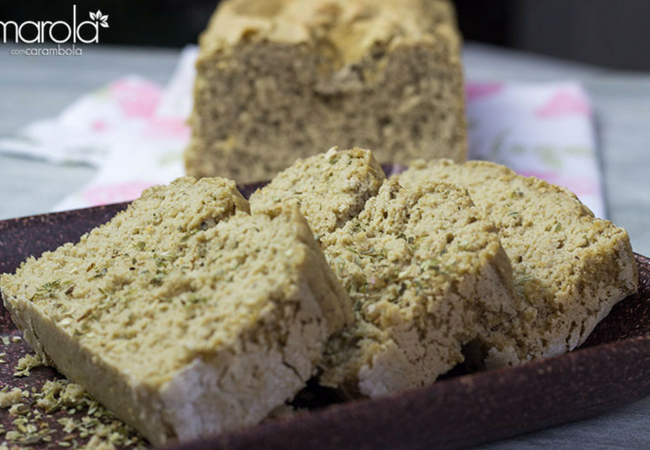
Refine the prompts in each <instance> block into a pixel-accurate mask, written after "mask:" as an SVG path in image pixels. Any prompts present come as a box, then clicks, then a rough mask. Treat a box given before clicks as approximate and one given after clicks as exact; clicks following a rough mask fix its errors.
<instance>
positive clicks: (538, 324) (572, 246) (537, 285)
mask: <svg viewBox="0 0 650 450" xmlns="http://www.w3.org/2000/svg"><path fill="white" fill-rule="evenodd" d="M431 180H438V181H443V182H450V183H455V184H457V185H459V186H461V187H463V188H466V189H467V190H468V191H469V194H470V195H471V197H472V199H473V200H474V202H475V203H476V205H477V206H479V207H480V208H482V209H483V210H484V211H485V212H486V213H487V214H489V216H490V217H491V218H492V220H494V222H495V224H496V226H497V228H498V229H499V237H500V239H501V243H502V245H503V248H504V249H505V251H506V253H507V254H508V257H509V258H510V260H511V262H512V267H513V272H514V280H515V286H516V289H517V292H518V294H519V296H520V301H519V305H520V310H519V320H517V321H513V322H504V324H503V326H502V327H501V328H500V336H501V338H505V339H506V340H508V339H509V340H510V341H511V342H513V346H514V348H515V349H516V351H515V352H511V353H509V354H504V353H503V352H501V351H499V350H498V349H494V348H491V349H489V357H488V360H487V365H488V367H494V366H502V365H507V364H518V363H521V362H524V361H528V360H533V359H538V358H542V357H546V356H553V355H558V354H561V353H564V352H567V351H570V350H572V349H574V348H576V347H577V346H579V345H580V344H581V343H583V342H584V341H585V339H586V338H587V336H589V334H590V333H591V331H592V330H593V329H594V327H595V326H596V324H597V323H598V322H599V321H600V320H602V319H603V318H604V317H605V316H606V315H607V314H608V313H609V311H610V310H611V308H612V306H613V305H614V304H616V303H617V302H618V301H620V300H622V299H624V298H625V297H627V296H628V295H631V294H633V293H634V292H636V290H637V288H638V273H637V266H636V263H635V259H634V254H633V252H632V247H631V245H630V240H629V237H628V235H627V233H626V231H625V230H623V229H622V228H618V227H616V226H614V225H613V224H612V223H611V222H609V221H607V220H602V219H597V218H595V217H594V215H593V213H592V212H591V211H590V210H589V209H588V208H587V207H586V206H584V205H583V204H582V203H581V202H580V201H579V200H578V198H577V197H576V196H575V195H574V194H573V193H571V192H570V191H569V190H567V189H564V188H561V187H558V186H555V185H552V184H549V183H547V182H545V181H542V180H538V179H536V178H534V177H530V178H526V177H523V176H519V175H517V174H516V173H515V172H513V171H512V170H510V169H508V168H506V167H504V166H501V165H498V164H494V163H489V162H481V161H470V162H467V163H465V164H461V165H458V164H454V163H453V162H452V161H449V160H440V161H433V162H424V161H419V162H416V163H414V164H413V165H412V167H411V168H410V169H409V170H408V171H406V172H405V173H403V174H401V175H400V176H399V181H400V183H402V184H403V185H404V186H407V187H411V188H413V187H416V186H420V185H423V184H426V183H429V182H430V181H431ZM489 347H491V343H490V342H488V348H489Z"/></svg>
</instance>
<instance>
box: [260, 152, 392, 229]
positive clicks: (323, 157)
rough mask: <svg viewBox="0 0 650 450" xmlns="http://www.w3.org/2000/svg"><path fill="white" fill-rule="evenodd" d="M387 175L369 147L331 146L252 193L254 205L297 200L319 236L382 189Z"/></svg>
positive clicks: (353, 214)
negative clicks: (342, 148)
mask: <svg viewBox="0 0 650 450" xmlns="http://www.w3.org/2000/svg"><path fill="white" fill-rule="evenodd" d="M384 179H385V175H384V172H383V170H382V168H381V166H380V165H379V163H378V162H377V161H376V160H375V158H374V157H373V155H372V153H371V152H370V151H369V150H363V149H359V148H355V149H352V150H341V151H339V150H337V149H336V148H332V149H330V150H329V151H327V152H326V153H321V154H319V155H316V156H312V157H310V158H306V159H303V160H298V161H296V162H295V163H294V164H293V165H292V166H291V167H289V168H287V169H285V170H284V171H282V172H281V173H280V174H278V176H276V177H275V178H274V179H273V181H271V183H269V184H268V185H266V186H265V187H264V188H262V189H258V190H257V191H256V192H255V193H253V195H252V196H251V199H250V202H251V207H252V208H253V209H257V208H264V207H269V206H272V205H275V204H278V203H280V202H282V203H290V204H295V205H297V206H299V207H300V211H301V212H302V214H303V215H304V216H305V218H306V219H307V221H308V222H309V225H310V226H311V229H312V230H313V232H314V234H315V235H316V236H317V237H320V236H321V235H323V234H324V233H331V232H332V231H334V230H336V229H337V228H340V227H341V226H343V225H345V223H346V222H347V221H349V220H350V219H352V218H353V217H356V216H357V215H358V214H359V213H360V212H361V210H362V209H363V207H364V205H365V203H366V201H367V200H368V199H369V198H370V197H373V196H375V195H377V192H379V188H380V187H381V185H382V183H383V182H384Z"/></svg>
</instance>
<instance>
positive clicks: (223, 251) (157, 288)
mask: <svg viewBox="0 0 650 450" xmlns="http://www.w3.org/2000/svg"><path fill="white" fill-rule="evenodd" d="M248 208H249V207H248V203H247V202H246V200H244V199H243V198H242V197H241V195H240V194H239V192H238V191H237V189H236V187H235V185H234V183H233V182H231V181H227V180H223V179H202V180H200V181H198V182H197V181H196V180H194V179H191V178H182V179H179V180H176V181H175V182H173V183H172V184H171V185H170V186H167V187H155V188H152V189H149V190H147V191H146V192H145V193H144V194H143V196H142V198H141V199H139V200H136V201H135V202H134V203H133V204H132V205H131V206H130V207H129V208H128V210H127V211H125V212H124V213H121V214H119V215H118V216H116V217H115V218H114V219H113V220H112V221H111V222H109V223H108V224H106V225H104V226H102V227H99V228H97V229H95V230H93V231H92V232H90V233H89V234H87V235H85V236H83V237H82V239H81V241H80V242H79V243H78V244H75V245H73V244H66V245H64V246H62V247H60V248H59V249H57V250H56V251H54V252H48V253H45V254H43V255H42V256H41V257H40V258H39V259H33V258H31V259H30V260H28V261H27V262H25V263H24V264H23V265H22V266H21V267H20V268H19V269H18V270H17V272H16V274H15V275H3V276H2V277H1V278H0V289H1V290H2V298H3V301H4V303H5V305H6V307H7V308H8V309H9V310H10V312H11V314H12V317H13V319H14V321H15V322H16V324H17V325H18V327H19V328H20V329H21V330H23V332H24V335H25V338H26V339H27V341H28V342H29V343H30V345H32V347H33V348H34V350H35V351H36V352H37V354H38V355H39V356H41V357H42V358H44V359H45V360H46V361H47V362H49V363H50V364H52V365H55V366H56V367H57V368H58V369H59V370H60V371H61V372H62V373H63V374H65V375H66V376H67V377H68V378H70V379H71V380H73V381H75V382H78V383H81V384H83V385H84V387H86V389H88V391H89V392H90V393H91V394H92V395H93V396H95V397H96V398H97V399H98V400H99V401H101V402H102V403H103V404H104V405H106V406H107V407H108V408H109V409H111V410H112V411H113V412H114V413H115V414H116V415H117V416H118V417H120V418H121V419H122V420H124V421H126V422H127V423H130V424H132V425H133V426H134V427H136V428H137V429H138V430H139V431H140V432H142V433H143V434H144V435H145V436H146V437H147V438H148V439H149V440H150V441H151V442H152V443H154V444H163V443H165V442H167V441H169V440H176V439H178V440H182V441H185V440H189V439H193V438H197V437H200V436H204V435H206V434H211V433H218V432H221V431H224V430H229V429H233V428H237V427H240V426H244V425H251V424H255V423H257V422H259V421H260V420H262V419H263V418H265V417H266V416H267V414H268V413H269V412H270V411H271V410H273V409H274V408H275V407H277V406H279V405H281V404H282V403H283V402H284V401H286V400H287V399H288V398H290V397H292V396H293V395H294V394H295V393H296V392H297V391H298V390H299V389H301V388H302V387H303V386H304V385H305V382H306V380H307V379H308V378H309V377H310V376H311V375H312V374H313V372H314V370H315V367H316V364H317V363H318V362H319V361H320V359H321V357H322V353H323V348H324V345H325V342H326V340H327V338H328V337H329V335H330V334H331V333H333V332H334V331H336V330H338V329H340V328H341V327H342V326H344V325H345V324H347V323H349V322H350V321H351V319H352V310H351V308H350V303H349V297H348V295H347V294H346V292H345V291H344V290H343V289H342V287H341V286H340V284H339V283H338V281H337V280H336V278H335V276H334V274H333V273H332V271H331V270H330V268H329V267H328V265H327V263H326V261H325V258H324V257H323V255H322V253H321V252H320V250H319V248H318V245H317V243H316V242H315V241H314V239H313V237H312V233H311V230H310V229H309V227H308V225H307V222H306V221H305V219H304V217H303V216H302V215H301V214H300V213H299V211H298V209H297V208H296V207H292V206H290V205H277V206H274V207H272V208H266V209H261V210H258V211H257V212H256V213H255V214H253V215H250V214H249V213H248Z"/></svg>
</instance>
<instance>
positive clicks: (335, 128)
mask: <svg viewBox="0 0 650 450" xmlns="http://www.w3.org/2000/svg"><path fill="white" fill-rule="evenodd" d="M196 67H197V76H196V82H195V87H194V111H193V113H192V116H191V119H190V123H191V127H192V139H191V143H190V145H189V148H188V149H187V151H186V153H185V163H186V169H187V173H188V174H190V175H193V176H197V177H201V176H225V177H228V178H232V179H234V180H236V181H237V182H240V183H245V182H252V181H260V180H265V179H271V178H272V177H273V176H275V174H276V173H277V172H279V171H280V170H282V169H284V168H285V167H288V166H290V165H291V164H293V162H294V161H295V160H296V159H297V158H299V157H306V156H311V155H314V154H316V153H318V152H320V151H321V149H322V148H328V147H332V146H334V145H339V146H341V147H342V148H352V147H354V146H361V147H366V148H372V149H373V151H374V152H375V155H376V157H377V159H378V160H379V161H380V162H382V163H383V162H396V163H399V162H403V163H407V162H410V161H411V160H412V159H414V158H417V157H424V158H436V157H448V158H452V159H454V160H456V161H459V162H460V161H463V160H464V159H465V157H466V131H465V118H464V106H463V82H462V67H461V60H460V37H459V33H458V31H457V29H456V24H455V17H454V13H453V8H452V6H451V4H450V2H448V1H446V0H384V1H381V2H377V1H373V0H226V1H223V2H221V3H220V5H219V7H218V9H217V11H216V12H215V14H214V16H213V17H212V19H211V21H210V24H209V26H208V28H207V29H206V31H205V32H204V33H203V35H202V36H201V39H200V55H199V59H198V62H197V65H196Z"/></svg>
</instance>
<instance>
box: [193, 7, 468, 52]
mask: <svg viewBox="0 0 650 450" xmlns="http://www.w3.org/2000/svg"><path fill="white" fill-rule="evenodd" d="M263 40H268V41H272V42H279V43H286V44H301V43H307V44H309V45H314V46H315V47H317V48H320V49H323V50H324V51H327V52H328V53H331V54H332V55H333V56H335V59H336V60H338V61H339V62H340V63H341V65H346V64H350V63H354V62H356V61H359V60H360V59H362V58H363V57H364V56H365V55H366V54H367V53H368V52H369V50H371V49H372V48H373V46H374V45H376V44H378V43H379V44H388V43H389V44H390V47H396V46H398V45H401V44H407V43H411V42H426V41H428V42H435V41H438V40H443V41H444V42H445V43H446V45H447V46H448V47H449V48H450V50H451V51H450V52H448V54H449V58H450V60H451V59H453V60H457V59H458V57H459V47H460V37H459V34H458V31H457V29H456V24H455V16H454V11H453V8H452V6H451V5H450V3H449V2H447V1H445V0H384V1H381V2H377V1H373V0H316V1H313V0H228V1H224V2H222V3H221V4H220V6H219V8H218V9H217V11H216V12H215V14H214V15H213V17H212V19H211V20H210V24H209V26H208V28H207V29H206V31H205V32H204V33H203V35H202V36H201V39H200V43H201V57H205V56H208V55H211V54H213V53H215V52H220V51H224V50H227V49H228V48H229V47H233V46H235V45H237V44H240V43H245V42H251V41H263Z"/></svg>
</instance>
